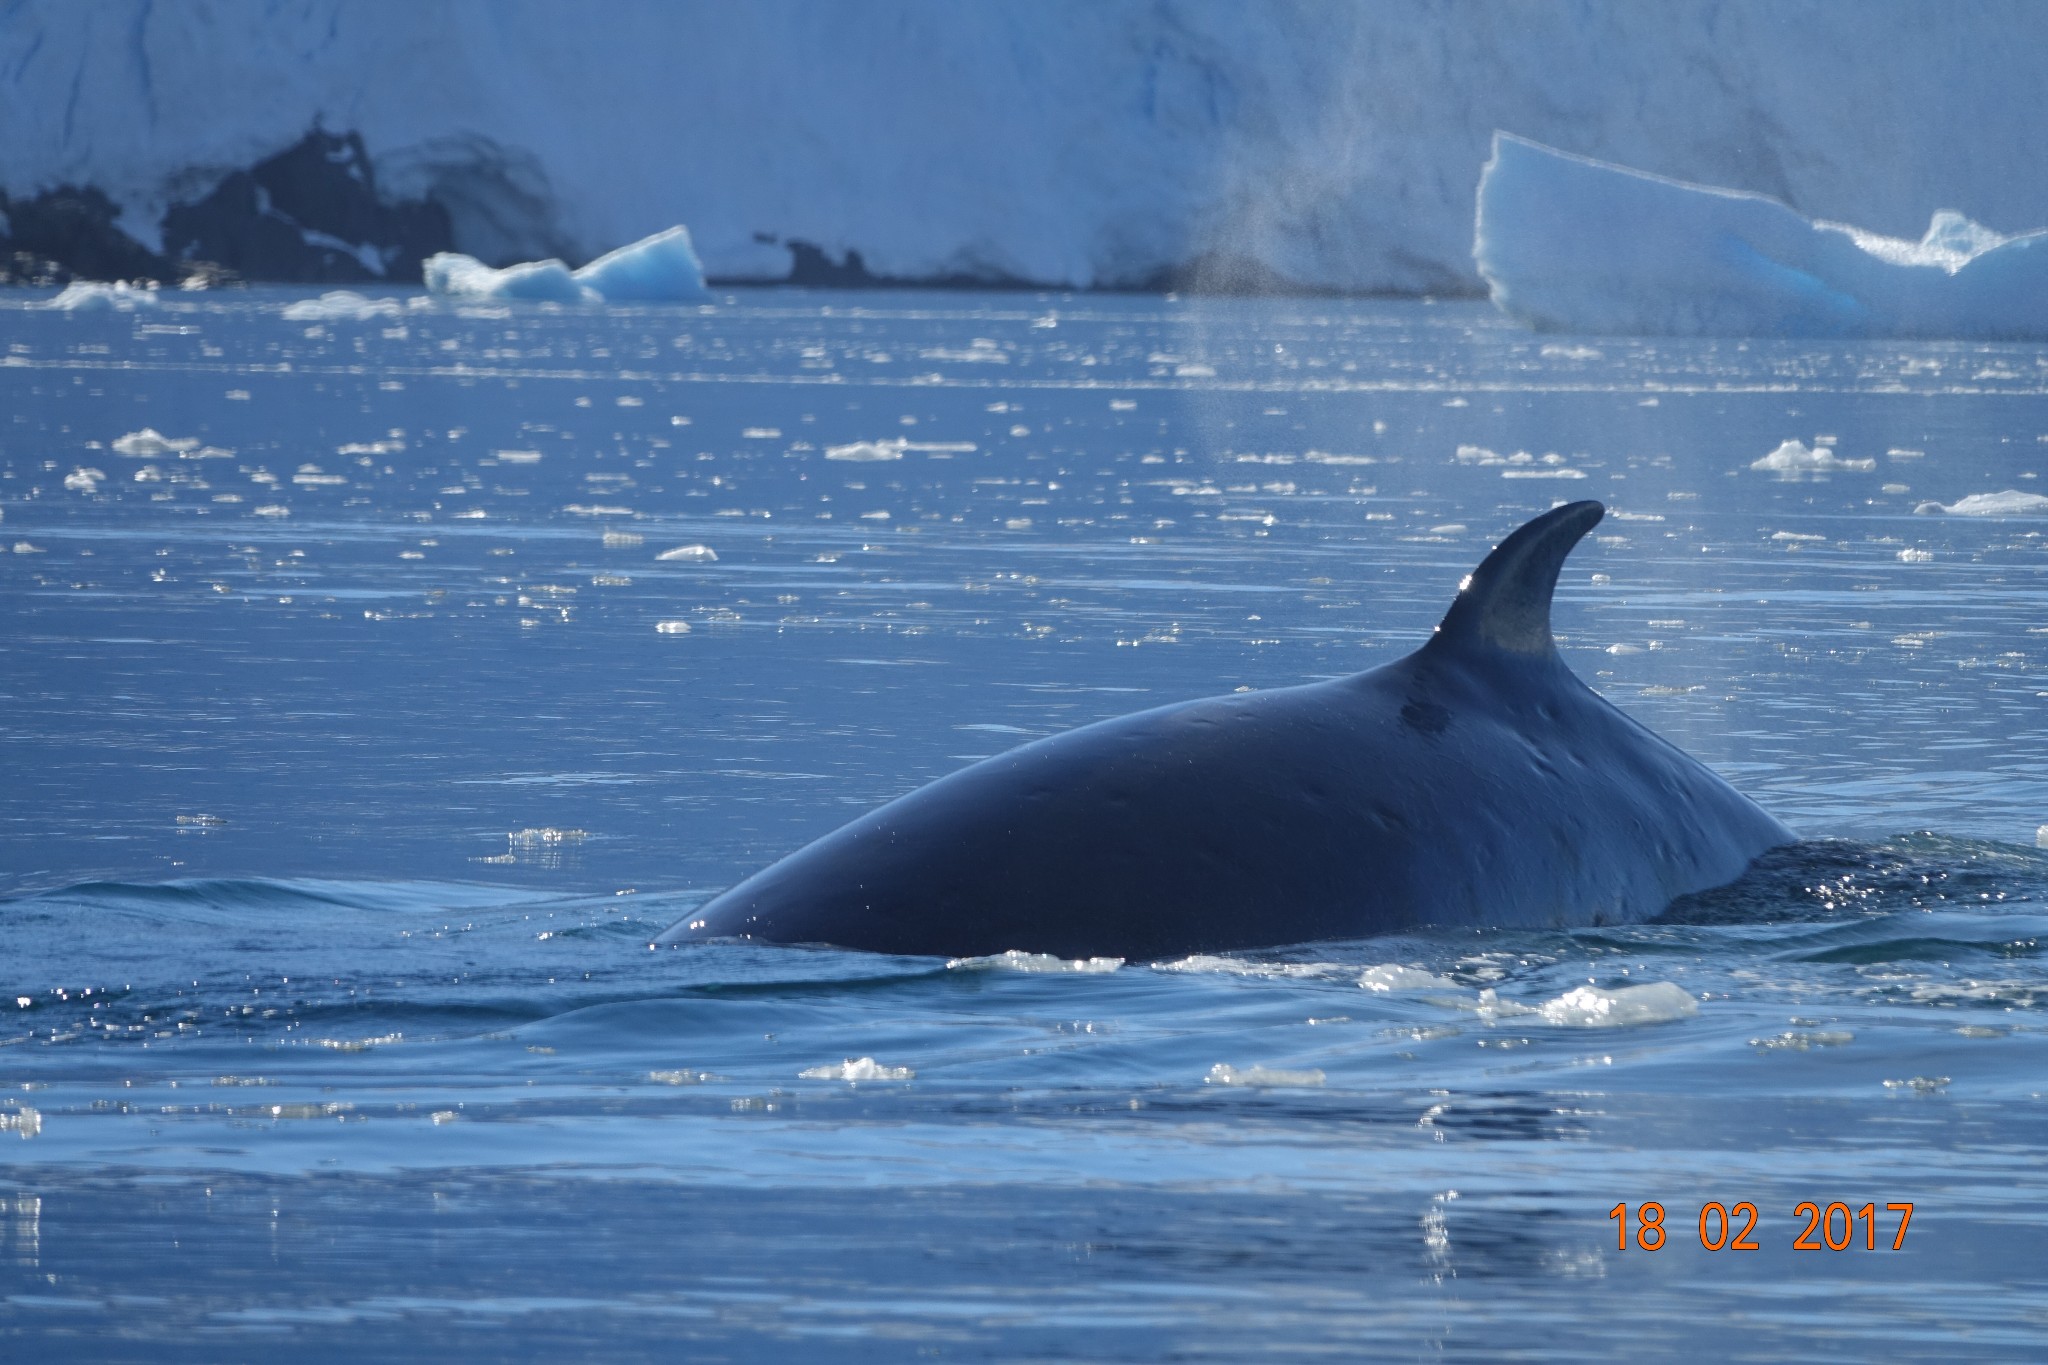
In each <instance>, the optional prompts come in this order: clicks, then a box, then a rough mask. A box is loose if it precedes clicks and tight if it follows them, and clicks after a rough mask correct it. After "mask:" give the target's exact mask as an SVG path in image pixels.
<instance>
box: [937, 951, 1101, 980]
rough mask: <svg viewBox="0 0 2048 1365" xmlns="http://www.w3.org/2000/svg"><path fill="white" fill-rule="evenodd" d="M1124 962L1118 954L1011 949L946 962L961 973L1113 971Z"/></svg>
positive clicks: (948, 966) (951, 969) (1096, 972)
mask: <svg viewBox="0 0 2048 1365" xmlns="http://www.w3.org/2000/svg"><path fill="white" fill-rule="evenodd" d="M1123 965H1124V960H1123V959H1122V958H1120V957H1076V958H1065V957H1054V956H1053V955H1052V954H1051V953H1027V952H1024V951H1022V950H1021V949H1017V948H1012V949H1010V950H1009V951H1008V952H1003V953H991V954H990V955H988V956H987V957H956V958H954V959H953V960H952V961H950V962H948V963H947V964H946V968H947V970H949V971H965V972H1083V973H1090V974H1099V973H1103V972H1113V971H1115V970H1116V969H1117V968H1119V967H1121V966H1123Z"/></svg>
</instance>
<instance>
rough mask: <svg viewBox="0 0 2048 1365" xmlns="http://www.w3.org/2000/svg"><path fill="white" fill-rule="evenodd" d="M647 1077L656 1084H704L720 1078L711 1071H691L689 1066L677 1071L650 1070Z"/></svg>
mask: <svg viewBox="0 0 2048 1365" xmlns="http://www.w3.org/2000/svg"><path fill="white" fill-rule="evenodd" d="M647 1079H648V1080H650V1081H653V1082H654V1083H655V1084H656V1085H703V1084H704V1083H705V1082H706V1081H715V1080H718V1079H719V1078H718V1077H717V1076H714V1075H712V1074H711V1073H710V1072H709V1071H691V1070H688V1069H687V1068H685V1069H681V1070H676V1071H650V1072H648V1073H647Z"/></svg>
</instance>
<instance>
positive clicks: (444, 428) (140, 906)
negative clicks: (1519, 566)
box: [0, 290, 2048, 1361]
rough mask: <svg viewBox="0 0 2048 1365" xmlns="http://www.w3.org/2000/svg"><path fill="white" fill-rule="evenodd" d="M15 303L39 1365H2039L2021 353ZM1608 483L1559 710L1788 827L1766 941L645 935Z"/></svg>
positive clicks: (2047, 1045)
mask: <svg viewBox="0 0 2048 1365" xmlns="http://www.w3.org/2000/svg"><path fill="white" fill-rule="evenodd" d="M42 297H44V296H41V295H35V294H30V293H26V292H21V293H16V294H14V295H12V296H10V297H9V298H7V299H5V300H0V344H4V348H5V355H4V356H0V395H4V407H0V1355H4V1356H6V1357H7V1358H10V1359H12V1358H15V1357H17V1356H19V1358H22V1359H94V1360H125V1359H136V1360H143V1359H147V1360H151V1361H162V1360H187V1359H189V1360H223V1359H259V1358H274V1357H275V1356H277V1355H278V1354H281V1353H284V1352H287V1351H289V1352H292V1353H295V1354H297V1355H301V1356H305V1357H308V1358H319V1359H326V1358H335V1357H342V1356H344V1355H346V1356H349V1357H354V1358H361V1357H363V1356H365V1355H366V1354H367V1355H370V1356H374V1357H425V1356H445V1355H447V1354H449V1353H457V1354H460V1355H463V1356H488V1357H494V1358H543V1357H544V1358H561V1357H564V1356H567V1357H571V1358H601V1359H607V1360H631V1359H662V1360H670V1359H678V1358H689V1359H731V1360H775V1361H782V1360H799V1359H802V1360H808V1359H820V1360H823V1359H833V1360H838V1359H856V1360H857V1359H872V1360H900V1359H959V1360H1053V1359H1060V1360H1071V1359H1079V1360H1156V1359H1168V1358H1171V1359H1196V1358H1215V1359H1230V1360H1244V1359H1289V1358H1297V1357H1311V1356H1314V1357H1330V1356H1335V1357H1338V1358H1344V1359H1365V1358H1387V1359H1413V1358H1417V1357H1428V1358H1432V1359H1451V1360H1474V1361H1487V1360H1498V1359H1503V1358H1515V1359H1527V1360H1549V1359H1557V1360H1578V1359H1583V1358H1586V1357H1588V1356H1592V1357H1597V1358H1607V1357H1619V1356H1627V1357H1629V1358H1636V1357H1640V1356H1645V1355H1648V1356H1677V1357H1692V1358H1714V1359H1759V1360H1778V1359H1787V1358H1794V1357H1800V1358H1841V1359H1869V1358H1876V1357H1882V1358H1886V1359H1895V1360H1954V1359H1961V1358H1981V1359H2022V1358H2037V1357H2039V1356H2040V1355H2041V1354H2042V1353H2043V1351H2044V1350H2048V1270H2044V1267H2048V1163H2044V1161H2043V1156H2044V1152H2048V1080H2044V1077H2048V970H2044V960H2043V957H2042V952H2041V939H2042V937H2043V935H2044V931H2048V907H2044V898H2048V848H2044V847H2042V844H2043V843H2048V828H2044V826H2048V516H2043V515H2040V514H2039V513H2038V512H2036V513H2033V514H2029V513H2028V512H2027V511H2026V510H2025V509H2026V507H2027V505H2028V504H2027V501H2026V498H2025V497H2024V495H2026V494H2028V493H2048V480H2043V479H2042V478H2040V475H2041V473H2042V471H2043V470H2044V469H2048V348H2043V347H2040V346H2019V345H1998V346H1993V345H1979V344H1969V345H1964V344H1935V343H1912V344H1871V343H1858V344H1853V345H1850V344H1835V343H1817V342H1809V341H1761V340H1753V341H1740V340H1725V341H1684V342H1674V341H1663V340H1612V339H1602V338H1566V337H1540V336H1534V335H1531V334H1529V333H1527V332H1525V331H1523V330H1521V329H1519V328H1517V327H1514V326H1512V325H1510V324H1508V323H1506V322H1504V321H1502V320H1500V319H1498V318H1496V317H1495V316H1494V315H1492V314H1491V313H1490V312H1489V311H1488V310H1487V309H1485V308H1483V307H1481V306H1477V305H1471V304H1428V303H1422V302H1415V303H1385V302H1356V301H1348V302H1347V301H1216V300H1201V301H1197V300H1176V299H1172V298H1164V299H1162V298H1140V297H1131V298H1122V297H1092V296H1081V297H1074V296H1034V295H1028V294H1000V295H987V296H981V295H972V294H962V293H943V294H940V293H932V294H919V293H861V294H842V295H834V294H824V293H804V292H793V291H762V292H751V293H740V294H734V295H730V296H723V297H721V298H720V299H719V300H718V301H717V302H715V303H714V304H711V305H709V306H706V307H703V308H697V309H685V310H677V309H657V308H647V309H625V308H620V309H609V310H555V309H550V308H545V307H518V308H481V307H458V306H451V305H448V304H445V303H437V304H428V303H426V302H425V301H423V300H414V299H407V298H405V297H403V296H400V297H397V298H394V299H392V300H390V301H388V302H383V303H381V304H379V305H378V306H376V307H371V308H348V307H330V306H323V305H320V304H319V303H318V302H317V301H316V300H315V298H314V296H313V295H311V294H307V293H301V292H286V291H263V290H251V291H246V292H229V293H217V294H193V295H178V296H166V297H164V298H163V299H162V300H161V301H160V302H159V303H158V304H156V305H155V306H153V307H143V308H138V309H136V310H135V311H133V312H120V311H107V312H98V313H65V312H56V311H49V310H43V309H38V308H35V307H32V306H30V305H32V304H33V303H34V302H36V301H38V300H39V299H40V298H42ZM1788 441H1797V442H1798V443H1799V445H1798V447H1797V448H1796V449H1791V450H1785V449H1784V447H1785V443H1786V442H1788ZM1774 452H1780V455H1779V458H1778V459H1777V460H1776V461H1775V463H1776V464H1779V465H1785V466H1789V467H1786V468H1772V467H1770V463H1771V462H1770V461H1768V460H1767V457H1771V456H1772V455H1773V453H1774ZM1760 460H1765V461H1766V467H1763V468H1758V467H1756V465H1757V462H1758V461H1760ZM2007 491H2010V492H2012V493H2014V494H2016V495H2021V496H2017V497H2014V498H2009V499H2006V500H2004V502H2003V503H2002V504H1998V505H2001V506H2003V507H2005V508H2006V509H2007V510H2006V511H2005V512H2004V513H2001V514H1993V515H1969V514H1967V512H1968V509H1970V508H1972V507H1973V506H1977V505H1978V504H1969V503H1963V508H1964V511H1963V512H1962V513H1949V512H1944V511H1940V510H1937V509H1939V508H1941V507H1945V506H1954V505H1956V504H1958V503H1962V500H1963V499H1965V498H1967V497H1971V496H1972V495H1978V494H1995V493H2003V492H2007ZM1578 497H1597V498H1599V499H1601V500H1602V501H1603V502H1605V503H1606V504H1607V505H1608V508H1609V516H1608V520H1607V521H1606V522H1605V523H1603V524H1602V525H1601V526H1600V527H1599V528H1598V530H1597V531H1596V533H1595V535H1594V536H1593V537H1591V538H1589V539H1588V540H1587V542H1586V543H1585V544H1583V545H1582V546H1581V547H1580V549H1579V550H1578V551H1577V552H1576V553H1575V554H1574V556H1573V558H1572V559H1571V561H1570V562H1569V563H1568V565H1567V566H1566V570H1565V576H1564V579H1563V582H1562V584H1561V586H1560V589H1559V594H1558V601H1557V608H1556V624H1557V627H1558V631H1559V634H1560V637H1561V640H1562V644H1563V650H1564V653H1565V656H1566V658H1567V659H1568V661H1569V662H1570V663H1571V664H1572V666H1573V667H1574V668H1575V669H1576V670H1577V671H1578V673H1579V675H1580V676H1581V677H1583V678H1584V679H1585V680H1586V681H1587V682H1588V683H1589V684H1591V685H1592V686H1594V687H1595V688H1597V689H1598V690H1599V691H1601V692H1602V693H1603V694H1604V695H1606V696H1607V697H1608V698H1610V699H1611V700H1612V701H1613V702H1614V703H1615V704H1616V705H1618V706H1620V707H1621V708H1623V709H1624V710H1626V711H1628V712H1629V713H1630V714H1632V715H1634V716H1636V717H1638V718H1639V719H1641V720H1642V721H1644V722H1645V723H1647V724H1648V725H1650V726H1652V727H1653V728H1655V729H1657V730H1658V731H1660V732H1662V733H1663V734H1665V735H1667V736H1669V737H1670V738H1672V739H1673V740H1675V741H1676V742H1678V743H1679V744H1680V745H1682V746H1683V747H1685V748H1687V749H1688V750H1689V751H1691V752H1692V753H1694V754H1695V755H1697V756H1698V757H1700V758H1701V759H1702V760H1703V761H1705V762H1707V763H1709V764H1711V765H1712V766H1714V767H1715V768H1716V769H1717V770H1719V771H1720V772H1722V773H1723V774H1725V775H1726V776H1728V777H1729V778H1730V779H1731V780H1732V781H1734V782H1735V783H1736V784H1737V785H1738V786H1740V787H1742V788H1743V789H1744V790H1746V791H1748V792H1749V793H1750V794H1752V795H1753V796H1755V797H1756V798H1757V799H1758V800H1759V801H1761V802H1762V803H1763V804H1764V805H1765V806H1767V807H1768V808H1769V809H1771V810H1772V811H1773V812H1774V813H1776V814H1777V815H1779V816H1780V817H1781V818H1783V819H1785V820H1786V821H1788V822H1789V823H1791V824H1792V825H1793V826H1794V827H1796V828H1797V829H1798V830H1800V832H1801V833H1802V834H1803V835H1805V836H1806V837H1807V840H1808V842H1806V843H1804V844H1802V845H1800V846H1798V847H1796V848H1794V849H1791V850H1787V851H1783V852H1780V853H1777V854H1773V855H1770V856H1769V857H1768V858H1767V859H1766V860H1765V861H1764V863H1763V865H1761V866H1759V867H1758V868H1757V869H1755V870H1754V871H1753V872H1752V874H1751V875H1750V876H1749V877H1748V878H1746V879H1745V880H1744V881H1743V882H1742V883H1739V884H1738V885H1737V886H1735V887H1733V888H1729V889H1727V890H1725V891H1721V892H1716V893H1711V894H1708V895H1705V896H1702V897H1698V898H1695V899H1693V900H1691V901H1689V902H1686V903H1684V904H1681V905H1679V906H1676V907H1674V908H1673V909H1672V911H1671V912H1669V913H1668V914H1667V915H1665V916H1664V917H1663V918H1662V919H1660V920H1659V921H1657V922H1654V923H1650V924H1644V925H1637V926H1632V927H1623V928H1604V929H1599V930H1582V931H1577V932H1550V933H1533V932H1521V931H1518V932H1512V933H1510V932H1481V933H1470V932H1465V933H1443V934H1435V935H1431V934H1424V935H1418V936H1414V937H1406V938H1400V939H1376V940H1365V941H1360V942H1351V943H1339V944H1317V945H1309V946H1301V947H1293V948H1286V949H1276V950H1274V951H1270V952H1262V953H1254V954H1246V955H1241V956H1233V957H1227V958H1226V957H1207V958H1190V959H1185V960H1180V961H1170V962H1125V963H1120V964H1119V963H1113V962H1094V963H1081V964H1076V963H1061V962H1057V961H1053V960H1049V959H1036V958H1029V957H1021V956H1020V957H1012V958H1001V959H990V960H980V961H973V962H947V961H943V960H938V959H918V958H887V957H876V956H868V955H862V954H854V953H841V952H831V951H824V950H815V949H788V948H766V947H757V946H736V945H713V946H707V947H701V948H691V949H685V950H661V951H655V950H651V949H650V948H649V946H648V944H649V940H650V939H651V938H652V937H653V936H654V935H655V934H657V933H658V932H659V931H660V930H661V929H662V928H664V927H665V926H666V925H668V924H669V923H670V922H671V921H673V920H674V919H676V918H678V917H680V916H681V915H682V914H683V913H684V912H686V911H687V910H689V909H690V908H692V907H694V906H695V905H697V904H700V903H701V902H702V901H703V900H704V899H705V898H707V897H708V896H710V895H712V894H714V893H715V892H716V891H717V890H719V889H720V888H722V887H724V886H726V885H729V884H731V883H732V882H733V881H735V880H737V879H738V878H740V877H741V876H744V875H746V874H747V873H749V872H751V871H753V870H755V869H756V868H758V867H760V866H762V865H765V864H766V863H767V862H768V861H770V860H772V859H773V858H775V857H777V856H779V855H781V854H782V853H785V852H788V851H790V850H792V849H794V848H796V847H798V846H799V845H801V844H802V843H804V842H805V841H807V840H808V839H810V838H812V837H815V836H816V835H818V834H821V833H823V832H825V831H827V830H829V829H831V828H833V827H834V826H836V825H837V824H838V823H840V822H842V821H844V820H845V819H847V818H850V817H851V816H852V815H854V814H856V813H858V812H860V811H862V810H864V809H866V808H868V807H870V806H872V805H874V804H877V803H879V802H881V801H883V800H885V799H888V798H890V797H892V796H895V795H898V794H900V793H902V792H905V791H908V790H910V789H912V788H913V787H915V786H917V785H919V784H920V783H923V782H925V781H927V780H930V779H931V778H933V777H936V776H938V775H940V774H942V773H945V772H947V771H950V770H951V769H953V768H955V767H958V766H960V765H961V764H964V763H966V762H968V761H971V760H974V759H977V758H981V757H985V756H987V755H990V754H993V753H996V752H999V751H1001V750H1002V749H1005V748H1007V747H1010V746H1011V745H1013V744H1016V743H1020V742H1022V741H1024V740H1026V739H1029V738H1032V737H1036V736H1040V735H1044V734H1048V733H1051V732H1054V731H1056V730H1059V729H1063V728H1067V727H1070V726H1073V725H1077V724H1082V723H1085V722H1088V721H1092V720H1096V719H1101V718H1104V717H1108V716H1113V715H1118V714H1122V713H1125V712H1129V711H1134V710H1138V709H1141V708H1143V707H1145V706H1149V705H1153V704H1157V703H1161V702H1166V701H1172V700H1177V699H1181V698H1187V697H1194V696H1201V695H1207V694H1214V693H1220V692H1228V691H1231V690H1233V689H1237V688H1247V687H1248V688H1263V687H1271V686H1280V685H1286V684H1292V683H1296V682H1302V681H1307V680H1311V679H1317V678H1325V677H1332V676H1338V675H1342V674H1345V673H1349V672H1352V671H1356V670H1359V669H1363V668H1367V667H1371V666H1373V665H1375V664H1378V663H1382V662H1386V661H1389V660H1391V659H1394V658H1397V657H1399V656H1400V655H1401V654H1402V653H1405V652H1406V651H1407V650H1409V649H1411V648H1413V647H1414V646H1415V645H1416V644H1417V643H1419V642H1420V641H1421V640H1422V639H1423V638H1424V637H1425V636H1426V635H1427V633H1428V631H1429V629H1430V627H1431V626H1432V625H1433V624H1434V623H1435V622H1436V620H1437V619H1438V618H1439V617H1440V615H1441V614H1442V612H1443V610H1444V608H1445V607H1446V605H1447V604H1448V602H1449V600H1450V598H1451V595H1452V593H1453V592H1454V591H1455V589H1456V586H1457V583H1458V580H1459V579H1460V578H1461V577H1462V576H1463V575H1464V574H1465V573H1466V572H1467V571H1469V570H1470V569H1471V568H1472V566H1473V565H1474V564H1476V563H1477V562H1478V560H1479V559H1480V558H1481V557H1482V556H1483V554H1484V553H1485V551H1486V550H1487V548H1488V547H1489V546H1490V545H1491V544H1492V543H1493V542H1494V541H1495V540H1496V539H1498V538H1499V537H1500V536H1501V535H1503V534H1505V533H1506V532H1507V531H1508V530H1510V529H1512V528H1513V527H1514V526H1515V525H1517V524H1519V523H1520V522H1521V521H1522V520H1523V519H1525V518H1526V517H1527V516H1529V515H1531V514H1533V513H1535V512H1537V511H1540V510H1542V509H1544V508H1545V507H1548V506H1550V505H1551V504H1552V503H1553V502H1555V501H1557V500H1560V499H1565V498H1578ZM1916 509H1926V510H1917V511H1916ZM2037 831H2038V832H2037ZM1652 1201H1654V1202H1655V1203H1657V1204H1659V1205H1660V1206H1661V1207H1662V1209H1663V1217H1662V1229H1663V1232H1664V1236H1663V1240H1662V1242H1661V1244H1659V1243H1658V1237H1657V1234H1656V1232H1655V1230H1654V1229H1646V1226H1645V1221H1644V1211H1643V1206H1644V1205H1645V1204H1646V1203H1649V1202H1652ZM1808 1203H1811V1205H1812V1211H1811V1212H1810V1213H1807V1212H1802V1211H1801V1210H1800V1206H1801V1205H1802V1204H1808ZM1617 1205H1622V1206H1625V1207H1624V1208H1623V1209H1622V1211H1621V1216H1620V1217H1619V1218H1617V1217H1616V1216H1615V1214H1614V1210H1615V1208H1616V1206H1617ZM1744 1205H1750V1206H1753V1215H1752V1213H1751V1212H1746V1211H1744V1209H1743V1207H1742V1206H1744ZM1903 1205H1910V1206H1911V1210H1910V1216H1908V1215H1907V1213H1906V1212H1905V1211H1904V1210H1903V1209H1901V1208H1896V1207H1894V1206H1903ZM1710 1206H1718V1207H1720V1208H1722V1209H1725V1210H1727V1222H1726V1225H1725V1226H1724V1223H1723V1222H1722V1221H1719V1217H1720V1216H1719V1215H1717V1214H1716V1213H1715V1212H1714V1210H1713V1208H1712V1207H1710ZM1834 1206H1840V1207H1839V1209H1837V1208H1835V1207H1834ZM1866 1206H1868V1212H1865V1209H1866ZM1703 1210H1705V1212H1704V1214H1703V1212H1702V1211H1703ZM1752 1216H1753V1225H1752V1222H1751V1220H1752ZM1651 1221H1652V1222H1654V1221H1655V1219H1654V1216H1653V1217H1652V1219H1651ZM1809 1224H1810V1225H1811V1226H1812V1231H1811V1233H1810V1235H1804V1236H1803V1234H1806V1233H1807V1229H1808V1227H1809ZM1902 1225H1903V1232H1902V1231H1901V1226H1902ZM1745 1229H1747V1232H1748V1235H1747V1236H1746V1237H1745V1236H1744V1235H1743V1234H1744V1232H1745ZM1618 1240H1619V1241H1621V1242H1625V1243H1626V1246H1625V1248H1624V1247H1623V1246H1620V1245H1618ZM1802 1241H1804V1242H1806V1243H1807V1244H1808V1245H1807V1246H1801V1245H1799V1244H1800V1243H1801V1242H1802ZM1736 1242H1753V1243H1754V1247H1755V1249H1753V1250H1751V1249H1748V1248H1747V1247H1746V1246H1744V1247H1737V1246H1735V1245H1733V1244H1734V1243H1736ZM1710 1243H1711V1244H1715V1245H1719V1246H1720V1247H1721V1249H1719V1250H1713V1249H1709V1244H1710ZM1895 1244H1896V1249H1895ZM1652 1247H1654V1249H1652ZM1838 1248H1839V1249H1838Z"/></svg>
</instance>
